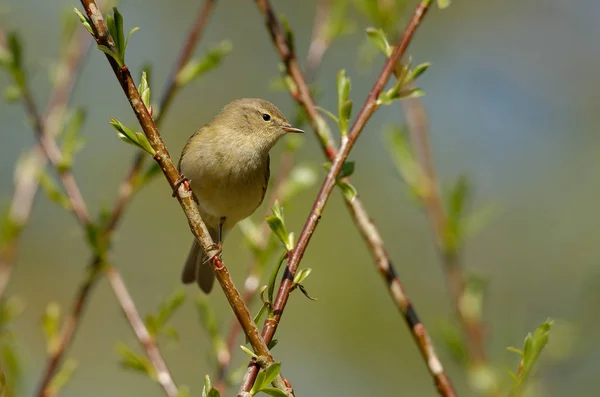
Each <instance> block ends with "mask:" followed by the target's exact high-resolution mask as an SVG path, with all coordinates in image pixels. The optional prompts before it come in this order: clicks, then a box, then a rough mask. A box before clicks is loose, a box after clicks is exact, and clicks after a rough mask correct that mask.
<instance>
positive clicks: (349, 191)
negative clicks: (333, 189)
mask: <svg viewBox="0 0 600 397" xmlns="http://www.w3.org/2000/svg"><path fill="white" fill-rule="evenodd" d="M337 185H338V186H339V188H340V189H341V190H342V194H343V195H344V197H345V198H346V200H347V201H352V200H354V198H355V197H356V195H357V194H358V192H357V191H356V188H355V187H354V186H352V185H351V184H350V183H347V182H344V181H339V182H338V183H337Z"/></svg>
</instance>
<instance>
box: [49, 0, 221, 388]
mask: <svg viewBox="0 0 600 397" xmlns="http://www.w3.org/2000/svg"><path fill="white" fill-rule="evenodd" d="M215 2H216V0H206V1H205V2H204V5H203V6H202V7H200V11H199V12H198V17H197V18H196V20H195V21H194V25H193V27H192V29H191V31H190V33H189V34H188V36H187V38H186V40H185V43H184V46H183V49H182V51H181V54H180V55H179V60H178V62H177V64H176V65H175V67H174V69H173V72H172V73H171V77H170V79H169V81H168V82H167V89H166V90H165V92H164V94H163V96H162V97H161V101H160V105H159V111H160V112H159V114H158V117H157V123H159V122H160V120H163V119H164V115H165V114H166V110H167V109H168V107H169V103H171V102H172V101H173V99H174V97H175V93H176V91H177V89H178V86H177V85H176V84H175V77H176V76H177V74H178V73H179V71H180V70H181V69H182V68H183V67H184V66H185V64H186V63H187V61H188V60H189V58H190V57H191V55H192V53H193V50H194V48H195V47H196V45H197V44H198V42H199V40H200V36H201V32H202V31H203V29H204V27H205V26H206V23H207V20H208V17H209V15H210V13H211V11H212V9H213V5H214V3H215ZM81 33H82V34H84V35H85V37H86V38H88V39H89V36H88V35H87V32H86V31H84V30H81ZM144 154H145V153H137V154H136V155H135V158H134V160H133V162H132V166H131V168H130V170H129V172H128V174H127V176H126V177H125V179H124V180H123V182H122V183H121V185H120V187H119V193H118V199H117V200H116V203H115V205H114V207H113V210H112V211H111V215H110V218H109V221H108V222H107V224H106V226H105V228H104V230H103V239H104V240H105V241H110V239H111V237H112V234H113V232H114V231H115V229H116V227H117V225H118V222H119V220H120V219H121V217H122V216H123V213H124V210H125V207H126V205H127V204H128V203H129V200H130V199H131V198H132V197H133V194H134V193H135V192H136V191H137V190H138V189H139V187H140V186H139V185H138V184H136V181H137V180H138V177H139V176H140V174H141V172H142V167H143V165H144V160H145V159H146V157H145V156H144ZM100 264H101V258H98V257H95V258H93V259H92V261H91V262H90V264H89V265H88V272H89V276H88V277H86V278H85V279H84V281H83V282H82V284H81V286H80V287H79V289H78V292H77V295H76V297H75V299H74V303H73V306H72V309H71V312H70V314H69V317H68V318H67V320H66V321H65V322H64V324H63V326H62V328H61V333H60V340H59V343H58V346H57V349H55V350H54V351H53V352H52V354H51V355H50V357H49V359H48V362H47V364H46V368H45V370H44V376H43V378H42V381H41V383H40V386H39V391H40V394H39V395H40V397H41V396H43V394H42V393H43V391H44V390H45V389H46V388H47V387H48V385H49V382H50V381H51V380H52V377H53V376H54V374H55V372H56V370H57V369H58V366H59V364H60V362H61V361H62V359H63V357H64V354H65V353H66V351H67V349H68V347H69V346H70V345H71V343H72V339H73V336H74V335H75V332H76V330H77V327H78V326H79V322H80V321H81V318H82V314H83V309H84V307H85V306H86V304H87V302H88V300H89V298H90V293H91V292H92V290H93V286H94V285H95V284H96V282H97V281H98V279H99V277H100V275H101V274H102V273H101V272H99V271H97V267H98V266H99V265H100ZM168 387H169V386H168Z"/></svg>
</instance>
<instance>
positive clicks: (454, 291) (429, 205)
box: [403, 98, 487, 368]
mask: <svg viewBox="0 0 600 397" xmlns="http://www.w3.org/2000/svg"><path fill="white" fill-rule="evenodd" d="M403 105H404V111H405V113H406V118H407V122H408V126H409V131H410V134H411V142H412V146H413V148H414V152H415V154H416V158H417V161H418V163H419V165H420V167H421V169H422V171H423V175H424V177H425V183H426V184H427V186H426V187H425V188H424V189H423V192H424V194H423V195H422V196H421V199H422V202H423V206H424V208H425V212H426V214H427V217H428V219H429V224H430V227H431V230H432V233H433V236H434V238H435V244H436V248H437V250H438V252H439V256H440V258H441V260H442V263H443V265H444V271H445V273H446V283H447V284H448V288H449V291H450V296H451V297H452V304H453V306H454V310H455V312H456V315H457V316H458V320H459V322H460V324H461V326H462V328H463V331H464V334H465V340H466V347H467V354H468V356H469V360H470V364H471V365H473V366H474V367H475V368H480V367H484V366H486V365H487V357H486V352H485V338H484V332H483V328H484V327H483V324H482V322H481V319H479V318H474V317H473V316H466V315H465V313H464V311H463V310H461V299H462V298H463V296H464V295H465V291H466V286H467V282H466V277H465V274H464V272H463V270H462V267H461V264H460V259H459V253H458V252H457V250H456V249H448V248H447V247H446V243H445V241H446V238H445V231H446V230H448V215H447V213H446V210H445V208H444V204H443V200H442V196H441V194H440V189H439V181H438V178H437V175H436V172H435V164H434V160H433V155H432V153H431V147H430V143H429V132H428V126H427V115H426V113H425V108H424V106H423V103H422V102H421V101H420V100H419V99H417V98H415V99H410V100H408V101H405V102H404V103H403Z"/></svg>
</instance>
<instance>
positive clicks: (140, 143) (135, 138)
mask: <svg viewBox="0 0 600 397" xmlns="http://www.w3.org/2000/svg"><path fill="white" fill-rule="evenodd" d="M110 125H112V126H113V128H114V129H115V130H117V131H118V132H119V134H118V136H119V138H120V139H121V140H122V141H124V142H127V143H129V144H130V145H134V146H137V147H139V148H140V149H143V150H144V151H146V152H148V153H150V154H151V155H152V156H154V155H155V154H156V151H155V150H154V148H152V146H151V145H150V142H148V138H147V137H146V136H145V135H144V134H142V133H141V132H133V131H131V130H130V129H129V128H127V126H125V124H123V123H121V122H120V121H119V120H117V119H115V118H114V117H113V118H111V119H110Z"/></svg>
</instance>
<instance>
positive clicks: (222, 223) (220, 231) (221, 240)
mask: <svg viewBox="0 0 600 397" xmlns="http://www.w3.org/2000/svg"><path fill="white" fill-rule="evenodd" d="M226 220H227V217H224V216H222V217H221V218H220V219H219V233H218V234H217V240H218V241H217V245H218V246H219V248H222V247H223V225H224V224H225V221H226Z"/></svg>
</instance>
